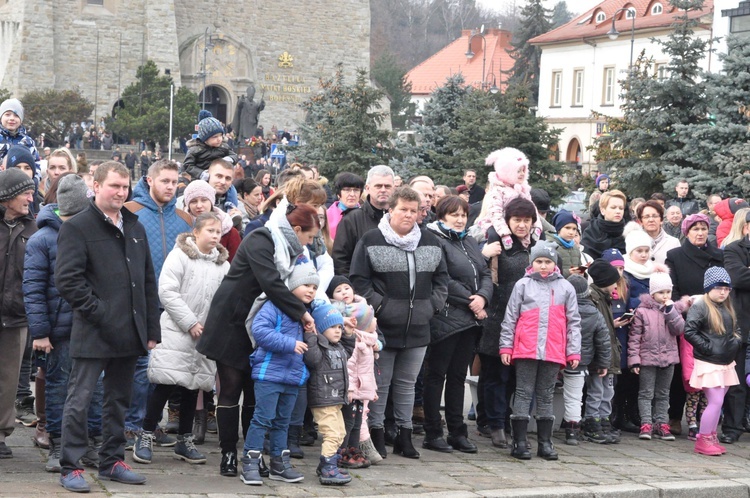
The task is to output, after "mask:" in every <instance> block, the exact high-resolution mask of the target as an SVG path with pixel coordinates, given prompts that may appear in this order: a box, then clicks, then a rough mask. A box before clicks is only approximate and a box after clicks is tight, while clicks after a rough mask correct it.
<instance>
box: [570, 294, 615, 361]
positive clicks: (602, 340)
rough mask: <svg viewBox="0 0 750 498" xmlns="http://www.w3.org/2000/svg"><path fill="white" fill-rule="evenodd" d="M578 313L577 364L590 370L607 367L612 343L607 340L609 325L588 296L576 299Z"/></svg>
mask: <svg viewBox="0 0 750 498" xmlns="http://www.w3.org/2000/svg"><path fill="white" fill-rule="evenodd" d="M578 314H579V315H581V361H580V363H579V365H581V366H588V367H589V368H590V369H591V370H598V369H600V368H609V364H610V362H611V361H612V345H611V344H610V342H609V327H607V322H605V321H604V317H603V316H602V314H601V313H599V310H598V309H596V306H594V302H593V301H592V300H591V298H590V297H585V298H579V299H578Z"/></svg>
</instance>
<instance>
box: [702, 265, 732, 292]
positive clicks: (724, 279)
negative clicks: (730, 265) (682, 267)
mask: <svg viewBox="0 0 750 498" xmlns="http://www.w3.org/2000/svg"><path fill="white" fill-rule="evenodd" d="M718 286H723V287H729V288H731V287H732V279H731V278H729V273H727V271H726V270H725V269H724V268H722V267H721V266H712V267H711V268H709V269H708V270H706V273H705V274H704V275H703V292H705V293H706V294H708V293H709V292H710V291H711V289H713V288H714V287H718Z"/></svg>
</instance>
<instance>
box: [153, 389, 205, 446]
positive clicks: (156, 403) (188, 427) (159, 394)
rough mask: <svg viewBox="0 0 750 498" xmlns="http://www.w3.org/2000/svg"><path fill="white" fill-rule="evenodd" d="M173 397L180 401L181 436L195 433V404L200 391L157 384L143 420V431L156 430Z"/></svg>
mask: <svg viewBox="0 0 750 498" xmlns="http://www.w3.org/2000/svg"><path fill="white" fill-rule="evenodd" d="M173 395H176V396H178V399H179V400H180V429H179V432H180V434H191V433H192V432H193V418H195V402H196V401H197V400H198V390H197V389H196V390H190V389H187V388H185V387H182V386H175V385H165V384H156V387H154V391H153V392H152V393H151V395H150V396H149V397H148V403H147V404H146V417H145V418H144V419H143V429H144V430H147V431H149V432H153V431H154V430H156V425H157V424H158V423H159V419H160V418H161V415H162V412H163V411H164V405H166V404H167V400H168V399H170V398H171V397H172V396H173Z"/></svg>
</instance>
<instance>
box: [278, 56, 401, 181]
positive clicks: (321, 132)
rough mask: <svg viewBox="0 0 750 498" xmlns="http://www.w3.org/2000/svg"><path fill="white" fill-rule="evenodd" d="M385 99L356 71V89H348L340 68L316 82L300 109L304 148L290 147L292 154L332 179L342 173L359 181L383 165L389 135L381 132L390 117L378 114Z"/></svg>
mask: <svg viewBox="0 0 750 498" xmlns="http://www.w3.org/2000/svg"><path fill="white" fill-rule="evenodd" d="M383 96H384V94H383V92H382V91H381V90H378V89H376V88H373V87H372V86H371V85H370V84H369V79H368V75H367V71H366V70H364V69H358V70H357V75H356V80H355V82H354V84H347V83H346V82H345V80H344V70H343V66H342V65H341V64H339V65H338V66H337V68H336V73H335V74H334V75H333V76H332V77H330V78H327V79H323V78H322V79H321V80H320V91H318V92H317V93H316V94H315V95H313V96H312V97H310V98H309V99H308V100H306V101H305V102H303V103H302V108H303V109H304V110H305V112H306V116H305V123H304V124H303V125H302V126H301V133H302V138H303V144H302V145H301V146H298V147H288V150H289V151H290V154H291V155H292V156H298V157H299V159H301V160H303V161H310V162H312V163H315V164H316V165H317V166H318V168H319V170H320V171H321V173H322V174H326V175H329V176H330V177H333V176H335V175H336V174H337V173H338V172H340V171H351V172H352V173H357V174H360V175H363V174H366V173H367V170H368V169H370V168H371V167H372V166H375V165H376V164H387V162H388V157H389V156H390V144H389V142H388V138H389V133H388V131H387V130H383V129H381V128H380V125H381V124H382V123H383V121H384V120H385V118H386V117H387V115H388V113H387V112H384V111H381V110H380V102H381V100H382V99H383Z"/></svg>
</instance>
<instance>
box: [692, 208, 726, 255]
mask: <svg viewBox="0 0 750 498" xmlns="http://www.w3.org/2000/svg"><path fill="white" fill-rule="evenodd" d="M731 201H732V198H730V199H723V200H721V201H719V202H718V203H716V205H715V206H714V213H716V216H718V217H719V218H721V221H720V222H719V226H717V227H716V246H717V247H721V244H722V242H724V239H726V238H727V235H729V232H731V231H732V223H733V222H734V213H733V212H732V209H731V207H730V205H729V203H730V202H731ZM695 212H696V213H697V212H698V210H697V209H696V210H695ZM686 216H687V215H686Z"/></svg>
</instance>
